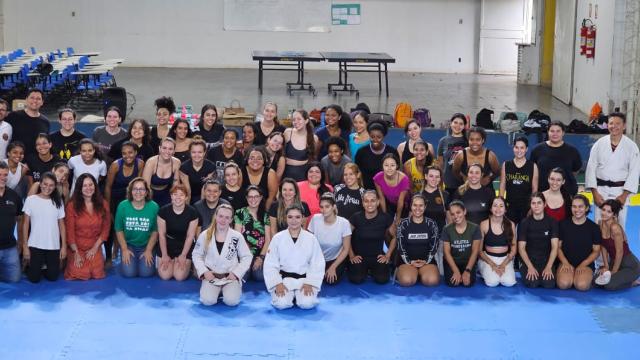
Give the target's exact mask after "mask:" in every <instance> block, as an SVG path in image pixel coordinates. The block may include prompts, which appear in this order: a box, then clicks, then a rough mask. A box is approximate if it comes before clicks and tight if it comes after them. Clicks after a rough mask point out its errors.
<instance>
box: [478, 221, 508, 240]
mask: <svg viewBox="0 0 640 360" xmlns="http://www.w3.org/2000/svg"><path fill="white" fill-rule="evenodd" d="M509 245H510V243H509V239H508V238H507V235H506V234H505V231H504V230H503V231H502V234H500V235H496V234H495V233H494V232H493V230H492V229H491V223H489V230H488V231H487V233H486V234H485V235H484V246H509Z"/></svg>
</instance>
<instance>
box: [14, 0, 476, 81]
mask: <svg viewBox="0 0 640 360" xmlns="http://www.w3.org/2000/svg"><path fill="white" fill-rule="evenodd" d="M349 2H355V3H360V4H361V8H362V24H361V25H356V26H334V27H332V31H331V32H330V33H283V32H279V33H276V32H228V31H223V30H222V24H223V18H222V16H223V14H222V13H223V1H221V0H91V1H84V0H57V1H48V0H6V1H4V15H5V16H4V19H5V29H4V30H5V31H4V44H5V49H11V48H17V47H26V48H28V47H30V46H35V47H36V48H37V49H38V50H52V49H57V48H66V47H67V46H73V47H74V48H75V49H76V50H77V51H80V50H85V51H88V50H99V51H102V53H103V56H104V57H123V58H126V59H127V63H126V64H127V65H128V66H159V67H246V68H255V67H256V65H255V63H254V62H252V61H251V57H250V52H251V50H253V49H255V50H325V51H328V50H334V51H367V52H369V51H371V52H372V51H381V52H387V53H389V54H390V55H392V56H394V57H396V59H397V64H396V65H392V66H391V70H392V71H393V70H395V71H398V70H402V71H425V72H449V73H456V72H459V73H473V72H475V71H476V69H477V64H478V58H477V54H478V38H479V23H478V22H479V13H480V2H479V1H477V0H361V1H336V3H349ZM72 11H75V16H74V17H72V16H71V13H72ZM327 12H329V9H327ZM27 14H28V15H27ZM460 19H462V24H460V23H459V22H460ZM459 58H460V59H461V61H460V62H458V59H459ZM327 66H330V67H331V68H333V66H331V65H324V67H327ZM309 67H310V68H311V67H312V66H309Z"/></svg>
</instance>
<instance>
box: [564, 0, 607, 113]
mask: <svg viewBox="0 0 640 360" xmlns="http://www.w3.org/2000/svg"><path fill="white" fill-rule="evenodd" d="M589 4H593V6H592V17H591V19H592V21H593V22H594V23H595V24H596V27H597V31H596V51H595V58H592V59H587V58H586V57H584V56H582V55H580V41H579V39H578V41H576V45H575V51H576V52H575V60H574V67H573V106H575V107H577V108H578V109H580V110H581V111H583V112H585V113H587V114H588V113H589V111H590V110H591V106H592V105H593V104H594V103H595V102H596V101H597V102H599V103H600V105H602V107H603V109H604V110H605V111H607V104H608V102H609V98H610V93H611V91H610V88H611V71H612V56H613V34H614V18H615V1H611V0H578V11H577V21H576V32H575V34H576V36H579V34H580V27H581V26H582V19H583V18H588V17H589ZM596 5H597V7H598V18H597V19H595V18H594V16H595V6H596ZM554 75H555V74H554Z"/></svg>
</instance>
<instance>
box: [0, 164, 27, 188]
mask: <svg viewBox="0 0 640 360" xmlns="http://www.w3.org/2000/svg"><path fill="white" fill-rule="evenodd" d="M3 161H4V162H5V163H6V164H7V165H9V162H8V161H7V160H3ZM20 179H22V163H18V167H17V168H16V172H15V173H13V172H11V170H9V176H8V177H7V186H8V187H9V189H11V190H15V189H16V188H17V187H18V184H19V183H20Z"/></svg>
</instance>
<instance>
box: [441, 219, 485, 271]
mask: <svg viewBox="0 0 640 360" xmlns="http://www.w3.org/2000/svg"><path fill="white" fill-rule="evenodd" d="M440 238H441V239H442V241H444V242H448V243H449V244H450V245H451V256H452V257H453V260H454V261H455V262H456V264H459V263H466V262H467V261H469V257H470V256H471V246H473V242H474V241H480V240H482V233H481V232H480V226H478V225H476V224H474V223H472V222H469V221H467V228H466V229H465V230H464V232H463V233H462V234H459V233H458V232H457V231H456V224H453V223H451V224H447V226H445V227H444V229H442V236H441V237H440Z"/></svg>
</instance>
